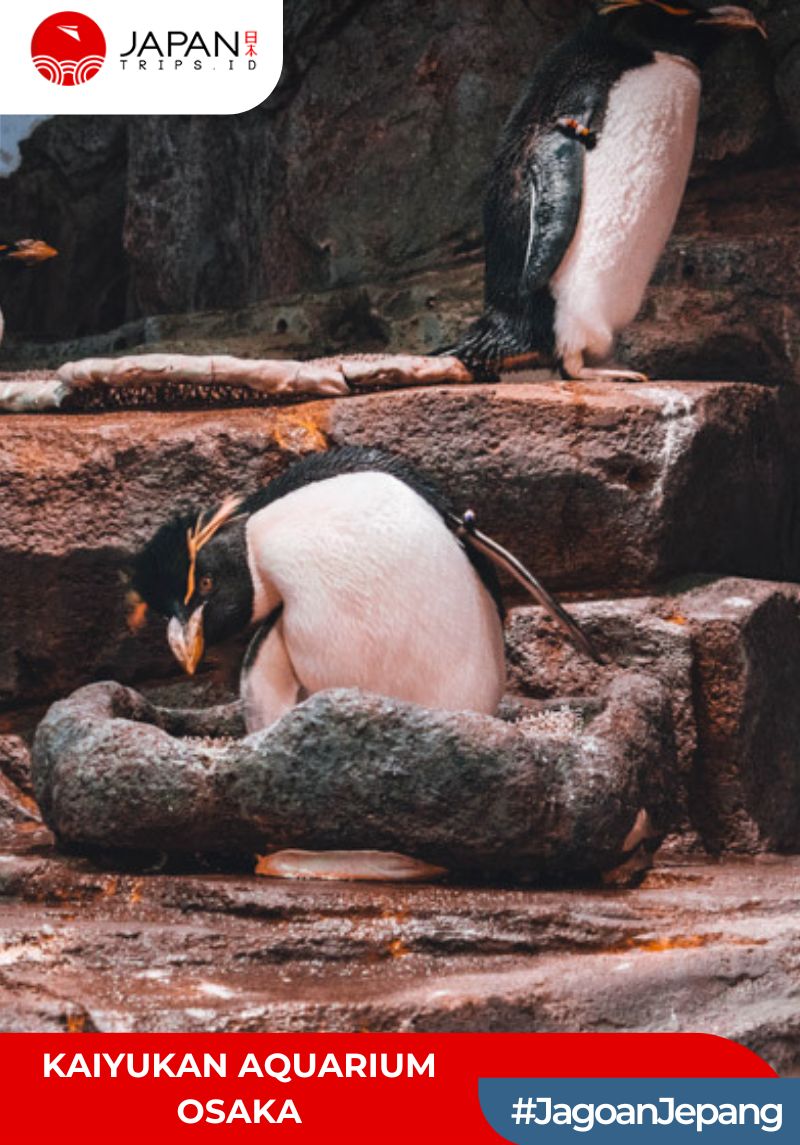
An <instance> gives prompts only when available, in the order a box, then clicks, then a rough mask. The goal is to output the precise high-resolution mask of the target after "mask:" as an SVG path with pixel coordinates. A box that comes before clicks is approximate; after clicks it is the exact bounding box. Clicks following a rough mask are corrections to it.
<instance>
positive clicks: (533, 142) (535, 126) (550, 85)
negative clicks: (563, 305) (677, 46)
mask: <svg viewBox="0 0 800 1145" xmlns="http://www.w3.org/2000/svg"><path fill="white" fill-rule="evenodd" d="M652 58H653V57H652V53H651V52H648V51H647V50H644V49H641V48H638V47H634V46H631V45H625V44H620V43H618V42H616V41H615V40H614V39H613V38H611V37H610V36H609V35H608V33H607V30H606V21H603V20H597V21H595V22H594V23H593V24H591V25H590V27H589V28H587V29H586V30H585V31H584V32H581V33H578V35H576V36H574V37H572V38H571V39H570V40H567V41H566V42H564V43H562V44H560V45H559V46H558V47H557V48H555V49H554V50H553V51H552V52H550V53H549V54H548V55H547V56H545V58H544V59H543V60H542V62H541V64H540V65H539V67H538V68H537V69H536V71H535V72H534V75H533V76H532V78H531V81H530V84H529V86H528V89H527V91H526V92H525V93H524V95H523V97H522V99H521V100H520V101H519V103H518V104H517V106H516V107H515V109H514V111H513V112H512V113H511V116H510V118H509V120H508V122H507V123H506V125H505V128H504V129H503V134H502V137H501V140H500V147H499V150H498V153H497V156H496V159H495V162H494V167H493V169H492V174H491V178H490V181H489V188H488V192H487V196H486V202H485V206H484V234H485V245H486V292H485V311H484V313H483V315H482V316H481V317H480V318H479V319H478V320H477V322H475V323H473V325H472V326H471V327H470V328H469V329H468V330H467V331H466V332H465V334H464V335H463V337H462V338H461V339H459V341H458V343H457V344H456V345H455V346H454V347H452V348H451V349H449V350H448V351H447V352H448V353H451V354H454V355H455V356H456V357H458V358H460V359H461V361H462V362H464V364H465V365H466V366H467V367H468V369H470V370H471V371H472V372H473V374H475V376H476V378H478V379H479V380H483V379H484V378H486V377H491V376H496V375H497V373H498V372H499V369H500V368H501V366H502V365H503V363H507V361H508V359H514V358H526V357H527V356H528V355H531V354H535V355H538V356H539V357H540V359H541V364H542V365H555V331H554V319H555V302H554V300H553V297H552V295H551V293H550V289H549V284H550V280H551V279H552V277H553V274H554V273H555V271H556V270H557V269H558V267H559V266H560V264H561V262H562V261H563V259H564V256H565V254H566V253H567V250H568V249H569V246H570V243H571V242H572V239H573V238H574V235H575V231H576V229H577V226H578V220H579V218H580V212H581V204H582V199H583V176H584V167H585V161H586V154H587V151H590V150H591V149H592V148H593V147H594V146H595V144H596V142H597V140H598V138H599V137H600V136H601V135H602V128H603V121H604V119H605V111H606V107H607V104H608V94H609V91H610V90H611V88H612V87H613V86H614V84H615V83H616V82H617V80H618V79H619V77H620V76H621V75H622V74H623V73H624V72H625V71H626V70H627V69H628V68H631V67H639V66H642V65H643V64H645V63H648V62H650V61H651V60H652ZM525 364H527V363H525Z"/></svg>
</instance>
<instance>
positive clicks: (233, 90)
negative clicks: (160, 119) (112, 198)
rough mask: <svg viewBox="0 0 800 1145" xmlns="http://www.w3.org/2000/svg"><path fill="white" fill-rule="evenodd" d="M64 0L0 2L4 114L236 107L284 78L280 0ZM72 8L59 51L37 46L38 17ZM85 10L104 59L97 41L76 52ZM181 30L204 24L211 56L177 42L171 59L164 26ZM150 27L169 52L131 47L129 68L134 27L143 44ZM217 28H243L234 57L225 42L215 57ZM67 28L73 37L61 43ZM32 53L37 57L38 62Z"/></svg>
mask: <svg viewBox="0 0 800 1145" xmlns="http://www.w3.org/2000/svg"><path fill="white" fill-rule="evenodd" d="M62 5H63V0H62ZM62 5H59V3H58V0H55V3H54V2H53V0H49V2H45V3H43V2H42V0H27V2H26V3H24V4H22V3H8V4H4V5H3V8H2V10H0V115H137V114H139V115H235V114H237V113H239V112H243V111H247V110H249V109H250V108H252V107H256V106H258V104H260V103H263V102H264V100H265V99H267V98H268V96H269V95H270V94H271V92H272V91H273V90H274V88H275V86H276V84H277V83H278V80H279V79H280V75H281V70H282V68H283V0H225V3H224V4H197V3H195V2H194V0H136V2H135V3H131V4H127V3H124V2H121V0H92V2H87V3H83V2H80V0H79V4H78V5H77V6H76V8H75V9H71V8H69V7H68V5H63V6H62ZM70 14H71V18H70V19H68V20H67V19H58V21H57V23H56V28H58V26H59V25H60V26H62V27H63V28H67V29H69V30H68V31H67V32H64V31H61V32H59V33H58V36H59V39H58V40H56V41H55V44H56V50H52V49H48V50H42V51H34V36H35V34H36V33H37V30H38V29H40V26H41V25H43V24H47V22H49V21H51V20H53V18H55V17H66V16H67V15H70ZM76 17H79V19H76ZM84 19H85V20H87V21H89V22H91V23H93V24H94V25H96V26H97V28H98V30H100V31H101V33H102V37H103V39H104V41H105V47H106V52H105V58H104V59H103V58H102V53H101V52H100V50H94V49H92V50H91V51H87V52H85V53H84V55H83V56H81V55H80V49H81V45H80V40H81V39H83V33H84V32H85V31H86V30H87V29H88V27H89V24H85V25H84V24H83V20H84ZM176 30H178V31H181V32H185V33H186V34H187V39H188V40H189V41H191V39H192V37H193V36H194V35H195V33H199V36H200V37H201V38H202V41H204V42H205V43H206V44H207V45H209V47H210V48H211V53H212V54H211V56H210V57H209V56H207V55H206V54H205V53H204V52H203V51H202V50H195V51H193V52H191V53H190V54H189V56H188V57H182V56H181V51H180V48H176V49H175V55H174V56H173V58H168V57H167V54H166V51H167V34H168V33H169V32H170V31H172V32H175V31H176ZM149 32H152V33H153V37H154V38H155V42H157V43H158V44H159V46H160V47H161V48H162V51H163V52H164V55H163V56H160V55H159V53H158V51H157V50H155V49H153V48H152V47H151V48H149V49H147V50H145V51H144V52H142V53H141V57H138V56H137V54H136V52H134V53H132V54H130V55H126V56H125V59H126V61H127V62H126V65H125V67H124V68H123V67H122V62H121V58H120V57H121V56H122V55H123V53H128V52H129V50H130V48H131V45H132V43H133V37H134V33H135V34H136V37H137V48H138V47H140V46H141V45H142V44H143V42H144V41H145V37H146V36H147V34H148V33H149ZM217 32H218V33H219V34H220V36H222V37H224V39H225V40H227V41H228V42H229V43H230V42H233V39H234V37H235V35H236V34H237V33H238V38H239V54H238V56H235V57H234V56H232V54H231V53H230V52H229V51H228V50H227V49H225V48H224V46H223V47H221V49H220V56H219V57H215V56H214V52H213V49H214V43H215V33H217ZM246 33H249V35H248V39H247V41H246V40H245V34H246ZM253 34H255V42H253ZM76 35H77V36H78V38H79V39H78V40H76V39H75V37H76ZM64 37H66V38H67V39H68V40H69V41H70V44H69V45H66V46H64V47H63V51H62V47H61V45H62V44H63V42H64ZM72 41H74V44H72ZM48 42H49V43H53V41H52V40H50V41H48ZM196 42H199V40H198V41H196ZM93 43H95V41H91V40H90V43H89V46H90V47H91V45H92V44H93ZM150 43H151V44H152V43H153V40H152V39H151V40H150ZM67 47H73V48H74V50H70V51H67ZM248 51H251V54H250V55H249V56H248V55H247V54H246V53H247V52H248ZM33 55H36V56H37V57H39V58H37V60H36V62H34V60H33V58H32V57H33ZM47 57H49V58H47ZM92 57H94V58H92ZM140 58H141V59H142V60H143V61H144V62H145V63H146V65H147V66H146V68H144V69H143V68H141V67H140V65H139V59H140ZM162 60H163V64H161V65H160V63H159V61H162ZM177 60H181V62H180V64H178V66H176V61H177ZM196 62H198V63H199V64H200V65H201V66H199V67H198V66H195V65H196ZM73 63H74V65H75V66H74V68H73V66H72V65H73ZM231 64H232V65H233V66H231ZM253 64H254V65H255V66H252V65H253Z"/></svg>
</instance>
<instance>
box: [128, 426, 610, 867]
mask: <svg viewBox="0 0 800 1145" xmlns="http://www.w3.org/2000/svg"><path fill="white" fill-rule="evenodd" d="M495 564H499V565H501V566H502V567H504V568H505V569H506V570H507V571H508V572H509V573H510V574H511V575H512V576H514V577H515V578H516V579H517V580H518V581H520V582H521V583H522V584H524V585H525V586H526V587H527V588H528V590H529V591H530V592H531V593H532V594H533V595H534V596H535V598H536V599H537V600H538V601H539V602H540V603H541V604H543V605H544V606H545V607H546V608H548V609H549V611H550V612H551V614H552V615H553V616H555V617H556V619H557V620H558V621H559V622H560V623H561V624H562V625H564V627H565V628H566V629H567V631H568V632H569V634H570V636H571V638H572V639H573V640H574V641H575V643H576V644H577V645H578V647H580V648H581V649H582V650H583V651H584V652H585V653H586V654H587V655H592V656H593V655H594V652H593V649H592V647H591V644H590V643H589V641H588V640H587V638H586V636H585V635H584V634H583V633H582V631H581V630H580V629H579V628H578V627H577V625H576V624H575V622H574V621H573V620H572V618H571V617H570V616H569V615H568V614H567V613H566V612H565V611H564V610H563V609H562V608H561V606H560V605H559V604H557V603H556V601H554V600H553V598H552V597H551V596H550V595H549V594H548V593H547V592H546V591H545V590H544V589H543V588H542V586H541V585H540V584H539V582H538V581H537V580H536V579H535V578H534V577H533V576H532V575H531V574H530V573H529V572H528V570H527V569H525V568H524V567H523V566H522V565H521V564H520V563H519V562H518V561H517V560H516V559H515V558H514V557H513V556H511V554H510V553H507V552H506V550H504V549H503V548H501V547H500V546H499V545H498V544H497V543H496V542H495V541H493V540H492V539H491V538H490V537H487V536H486V535H485V534H484V533H482V532H481V531H480V530H478V528H477V526H476V522H475V520H474V517H473V515H472V514H466V515H465V516H464V517H458V516H456V515H455V514H454V513H453V511H452V508H451V506H450V504H449V503H448V501H447V500H446V498H444V497H443V496H442V494H441V493H440V492H438V491H437V490H436V489H435V488H434V487H433V486H432V485H430V484H429V483H428V482H427V481H426V480H425V479H424V478H423V477H421V476H420V475H419V474H418V473H416V472H415V471H414V470H413V469H411V468H410V467H409V466H408V465H406V464H405V463H404V462H402V461H401V460H400V459H399V458H396V457H392V456H390V455H387V454H385V453H381V452H378V451H376V450H367V449H352V448H348V449H341V450H338V451H336V452H331V453H324V454H315V455H313V456H311V457H309V458H306V459H305V460H303V461H301V462H299V463H298V464H297V465H295V466H293V467H292V468H291V469H289V470H288V471H287V472H286V473H284V474H283V475H282V476H281V477H278V478H276V479H275V480H273V481H272V482H271V483H270V484H269V485H268V486H267V487H266V488H265V489H263V490H261V491H260V492H258V493H256V494H254V495H253V496H251V497H249V498H247V499H240V498H229V499H227V500H226V501H224V502H223V503H222V504H221V505H220V506H218V507H215V508H209V509H208V510H206V511H205V512H203V511H201V512H199V513H198V512H194V513H191V514H189V515H186V516H180V517H178V518H176V519H174V520H173V521H170V522H169V523H167V524H166V525H164V526H162V528H161V529H159V531H158V532H157V533H156V535H155V536H154V537H153V539H152V540H151V541H150V542H149V544H148V545H147V546H146V547H145V548H144V549H143V550H142V552H141V553H140V554H139V556H138V558H137V559H136V562H135V565H134V571H133V581H132V599H131V601H130V604H131V606H132V608H133V613H132V618H133V620H134V626H138V625H139V624H140V623H141V622H142V621H143V620H144V618H145V616H146V611H147V608H148V607H149V608H153V609H154V610H155V611H156V612H159V613H161V614H162V615H163V616H165V617H166V618H167V619H168V627H167V636H168V640H169V644H170V647H171V648H172V651H173V653H174V654H175V656H176V658H177V659H178V661H179V662H180V663H181V664H182V666H183V667H184V669H185V670H186V671H187V672H188V673H189V674H193V673H194V672H195V670H196V669H197V666H198V664H199V663H200V660H201V659H202V656H203V653H204V649H205V647H206V645H207V644H215V643H219V642H221V641H224V640H226V639H228V638H230V637H232V636H234V635H236V634H237V633H240V632H243V631H245V630H248V629H253V630H254V635H253V637H252V640H251V643H250V647H249V650H248V652H247V654H246V656H245V660H244V664H243V667H242V674H241V683H240V694H241V698H242V701H243V708H244V714H245V723H246V726H247V730H248V732H255V731H258V730H260V729H262V728H265V727H268V726H270V725H271V724H272V723H274V722H275V721H276V720H278V719H279V718H280V717H281V716H282V715H284V714H285V713H286V712H288V711H289V710H290V709H291V708H292V707H294V706H295V705H296V704H297V703H298V702H300V701H301V700H303V699H305V698H306V697H308V696H309V695H311V694H313V693H315V692H319V691H322V690H324V689H328V688H360V689H362V690H364V691H368V692H373V693H378V694H381V695H385V696H390V697H394V698H397V699H401V700H406V701H410V702H413V703H417V704H421V705H424V706H426V707H436V708H444V709H448V710H454V711H462V710H472V711H475V712H485V713H494V712H495V711H496V710H497V707H498V704H499V703H500V700H501V698H502V696H503V692H504V690H505V678H506V673H505V658H504V647H503V615H504V614H503V605H502V600H501V597H500V591H499V586H498V581H497V577H496V574H495V569H494V565H495ZM259 871H260V872H261V873H263V874H272V875H275V876H278V877H282V878H317V879H319V878H349V879H354V878H355V879H359V878H360V879H378V880H391V881H395V880H405V881H410V880H418V879H427V878H430V877H432V876H433V875H434V874H440V873H442V872H440V871H437V870H435V869H433V868H431V867H429V866H428V865H427V864H424V863H420V862H418V861H417V860H414V859H411V858H409V857H407V856H404V855H387V854H383V853H377V852H341V853H337V852H326V853H319V854H313V853H306V852H291V851H284V852H279V853H278V854H274V855H270V856H268V857H267V858H266V859H264V860H262V862H261V863H260V865H259Z"/></svg>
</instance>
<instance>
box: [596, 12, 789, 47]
mask: <svg viewBox="0 0 800 1145" xmlns="http://www.w3.org/2000/svg"><path fill="white" fill-rule="evenodd" d="M593 6H594V8H595V10H596V11H597V12H598V14H599V15H600V16H601V17H603V18H605V19H606V20H608V22H609V26H610V27H611V28H612V29H613V32H614V34H615V35H621V36H623V37H624V38H628V39H633V40H635V41H638V42H639V43H642V44H644V45H646V46H647V47H650V48H654V49H659V50H664V51H675V52H677V53H679V54H683V55H686V56H688V57H689V58H702V56H703V55H704V54H705V52H706V51H707V50H708V49H710V48H712V47H713V46H714V43H715V42H716V40H717V39H718V37H719V34H720V33H723V32H742V31H744V32H758V33H759V34H760V35H762V36H764V37H766V34H767V33H766V29H765V28H764V25H763V24H762V23H761V22H760V21H759V20H758V19H757V18H756V16H755V15H754V13H753V12H751V11H750V9H749V8H746V7H744V6H743V5H740V4H736V5H735V4H717V3H716V2H715V0H593Z"/></svg>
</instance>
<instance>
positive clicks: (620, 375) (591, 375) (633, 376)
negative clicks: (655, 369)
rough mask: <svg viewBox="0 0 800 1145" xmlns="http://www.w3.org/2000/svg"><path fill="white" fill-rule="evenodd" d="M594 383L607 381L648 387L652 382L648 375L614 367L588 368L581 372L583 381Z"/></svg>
mask: <svg viewBox="0 0 800 1145" xmlns="http://www.w3.org/2000/svg"><path fill="white" fill-rule="evenodd" d="M587 379H588V380H589V381H593V380H597V381H606V382H636V383H637V384H641V385H647V383H648V382H649V381H650V379H649V377H648V376H647V374H642V373H640V372H639V371H638V370H617V369H614V368H613V367H608V368H607V369H605V370H593V369H592V368H591V367H586V368H585V370H583V371H581V380H582V381H585V380H587Z"/></svg>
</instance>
